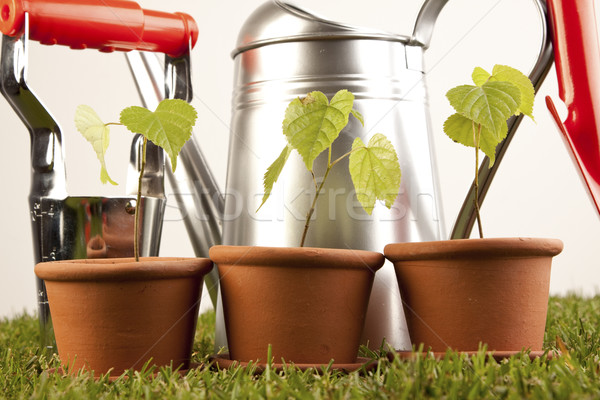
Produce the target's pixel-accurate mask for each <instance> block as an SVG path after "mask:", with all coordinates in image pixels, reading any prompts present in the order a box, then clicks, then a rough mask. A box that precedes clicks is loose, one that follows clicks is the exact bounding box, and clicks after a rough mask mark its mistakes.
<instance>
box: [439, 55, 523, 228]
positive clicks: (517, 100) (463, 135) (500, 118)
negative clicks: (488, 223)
mask: <svg viewBox="0 0 600 400" xmlns="http://www.w3.org/2000/svg"><path fill="white" fill-rule="evenodd" d="M472 79H473V83H475V85H461V86H457V87H455V88H453V89H450V90H449V91H448V93H446V97H447V98H448V100H449V101H450V104H451V105H452V107H454V109H455V110H456V113H455V114H453V115H451V116H450V117H448V119H447V120H446V122H444V132H446V135H448V136H449V137H450V139H452V140H454V141H455V142H457V143H460V144H463V145H465V146H468V147H474V148H475V180H474V182H475V183H474V184H475V199H474V202H475V213H476V217H477V226H478V228H479V236H480V237H482V238H483V229H482V224H481V215H480V212H479V150H481V151H483V152H484V153H485V154H486V155H487V156H488V158H489V163H490V164H489V166H490V168H491V167H492V166H493V165H494V161H495V159H496V146H497V145H498V144H499V143H500V142H502V141H503V140H504V138H505V137H506V135H507V133H508V125H507V120H508V118H510V117H511V116H513V115H519V114H521V113H522V114H524V115H527V116H528V117H530V118H531V119H532V120H534V118H533V101H534V96H535V93H534V88H533V84H532V83H531V81H530V80H529V78H528V77H527V76H525V75H524V74H523V73H521V72H520V71H518V70H516V69H514V68H511V67H507V66H505V65H495V66H494V68H493V70H492V73H491V74H490V73H488V72H486V71H485V70H484V69H483V68H480V67H477V68H475V70H474V71H473V74H472Z"/></svg>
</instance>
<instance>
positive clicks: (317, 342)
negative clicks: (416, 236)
mask: <svg viewBox="0 0 600 400" xmlns="http://www.w3.org/2000/svg"><path fill="white" fill-rule="evenodd" d="M210 258H211V259H212V260H213V261H214V262H215V263H216V264H217V265H218V268H219V275H220V278H221V290H222V297H223V313H224V319H225V327H226V330H227V341H228V344H229V355H230V358H231V359H232V360H239V361H251V360H253V361H262V362H266V361H267V351H268V347H269V345H270V346H271V349H272V356H273V359H274V361H275V362H281V360H282V359H284V360H285V361H286V362H294V363H297V364H327V363H329V362H330V361H331V360H332V359H333V360H334V361H335V363H354V362H356V358H357V354H358V348H359V345H360V338H361V333H362V329H363V326H364V321H365V314H366V311H367V306H368V301H369V296H370V293H371V287H372V285H373V278H374V276H375V271H377V270H378V269H379V268H381V266H382V265H383V263H384V261H385V259H384V257H383V255H382V254H381V253H376V252H371V251H363V250H343V249H324V248H308V247H294V248H285V247H256V246H214V247H212V248H211V249H210Z"/></svg>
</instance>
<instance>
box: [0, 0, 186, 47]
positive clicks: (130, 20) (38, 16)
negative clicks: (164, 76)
mask: <svg viewBox="0 0 600 400" xmlns="http://www.w3.org/2000/svg"><path fill="white" fill-rule="evenodd" d="M26 12H27V13H29V25H30V27H29V38H30V39H31V40H37V41H39V42H41V43H43V44H60V45H65V46H69V47H71V48H73V49H85V48H91V49H98V50H100V51H104V52H112V51H115V50H117V51H130V50H142V51H153V52H161V53H166V54H168V55H170V56H172V57H177V56H180V55H182V54H185V53H187V52H188V51H189V46H190V43H191V45H192V46H194V45H195V44H196V40H197V39H198V26H197V25H196V22H195V21H194V19H193V18H192V17H191V16H190V15H188V14H184V13H166V12H161V11H153V10H144V9H142V8H141V7H140V6H139V4H137V3H136V2H134V1H129V0H0V31H1V32H2V33H3V34H5V35H8V36H17V35H19V34H20V33H21V32H22V30H23V24H24V20H25V13H26Z"/></svg>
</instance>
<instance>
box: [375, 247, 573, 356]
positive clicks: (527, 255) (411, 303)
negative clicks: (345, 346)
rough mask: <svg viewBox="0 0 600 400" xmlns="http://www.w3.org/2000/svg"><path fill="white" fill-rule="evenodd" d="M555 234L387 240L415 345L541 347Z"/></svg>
mask: <svg viewBox="0 0 600 400" xmlns="http://www.w3.org/2000/svg"><path fill="white" fill-rule="evenodd" d="M562 248H563V244H562V242H561V241H560V240H555V239H532V238H503V239H495V238H491V239H464V240H462V239H461V240H448V241H439V242H422V243H396V244H390V245H387V246H386V247H385V249H384V253H385V256H386V257H387V258H388V259H389V260H390V261H392V262H393V263H394V268H395V270H396V276H397V278H398V284H399V287H400V294H401V297H402V301H403V305H404V312H405V315H406V320H407V326H408V330H409V334H410V337H411V341H412V343H413V345H415V346H418V345H419V344H421V343H422V344H424V348H425V349H429V348H430V349H431V350H432V351H434V352H443V351H446V349H447V348H449V347H450V348H452V349H454V350H458V351H477V350H478V348H479V346H480V343H485V344H487V346H488V349H489V350H496V351H515V352H518V351H520V350H522V349H528V350H531V351H541V350H542V344H543V339H544V329H545V325H546V314H547V309H548V296H549V287H550V267H551V263H552V257H554V256H555V255H557V254H559V253H560V252H561V251H562Z"/></svg>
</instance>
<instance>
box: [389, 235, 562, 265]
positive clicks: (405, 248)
mask: <svg viewBox="0 0 600 400" xmlns="http://www.w3.org/2000/svg"><path fill="white" fill-rule="evenodd" d="M562 249H563V242H562V241H560V240H559V239H542V238H523V237H515V238H484V239H453V240H440V241H433V242H410V243H392V244H388V245H387V246H385V248H384V250H383V252H384V254H385V257H386V258H387V259H388V260H390V261H392V262H394V261H402V260H426V259H428V260H431V259H450V258H456V257H460V256H463V255H466V254H468V255H469V256H471V257H472V256H481V257H497V256H502V257H511V258H522V257H538V256H551V257H554V256H556V255H557V254H559V253H560V252H561V251H562Z"/></svg>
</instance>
